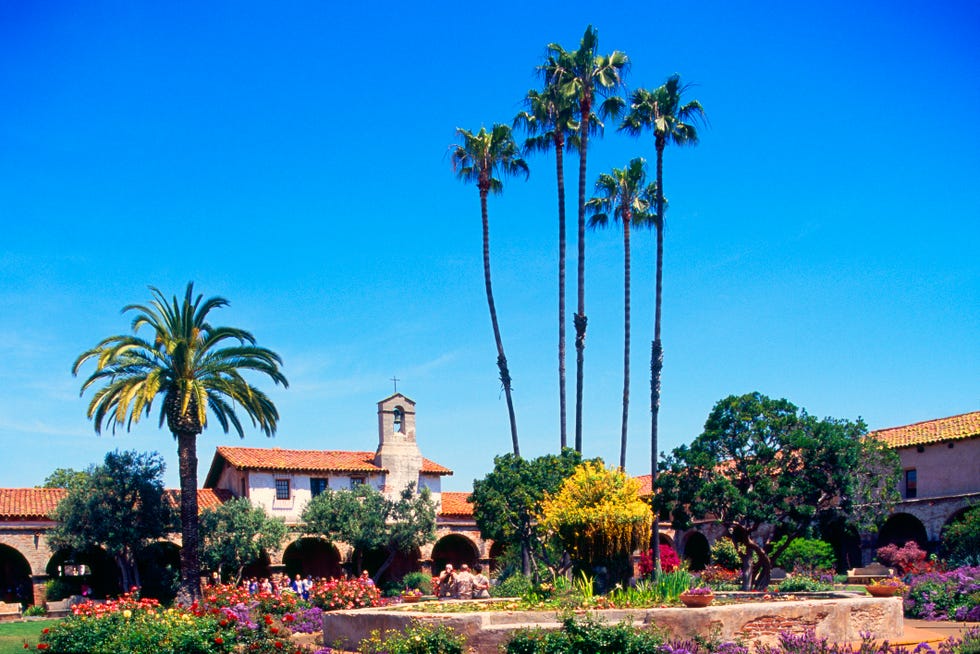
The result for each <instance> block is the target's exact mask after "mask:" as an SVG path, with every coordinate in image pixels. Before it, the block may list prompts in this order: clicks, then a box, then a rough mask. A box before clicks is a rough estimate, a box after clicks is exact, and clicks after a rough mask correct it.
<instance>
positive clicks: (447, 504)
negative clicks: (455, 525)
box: [439, 491, 473, 516]
mask: <svg viewBox="0 0 980 654" xmlns="http://www.w3.org/2000/svg"><path fill="white" fill-rule="evenodd" d="M469 496H470V494H469V493H451V492H448V491H444V492H443V493H442V507H441V508H440V509H439V515H453V516H457V515H458V516H472V515H473V505H472V504H470V503H469V502H468V501H467V499H466V498H468V497H469Z"/></svg>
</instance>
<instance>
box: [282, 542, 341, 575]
mask: <svg viewBox="0 0 980 654" xmlns="http://www.w3.org/2000/svg"><path fill="white" fill-rule="evenodd" d="M341 562H342V559H341V556H340V551H339V550H338V549H337V547H336V546H335V545H333V544H332V543H330V542H329V541H328V540H326V539H324V538H317V537H314V536H304V537H302V538H297V539H296V540H294V541H293V542H292V543H290V544H289V546H288V547H286V549H285V550H283V553H282V563H283V566H285V572H286V574H287V575H288V576H289V578H290V579H292V578H294V577H295V576H296V575H300V576H303V577H305V576H307V575H310V576H312V577H324V578H327V579H329V578H331V577H334V578H338V577H340V576H341V575H342V574H343V572H344V569H343V567H342V565H341Z"/></svg>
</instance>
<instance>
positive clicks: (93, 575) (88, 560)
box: [45, 547, 122, 598]
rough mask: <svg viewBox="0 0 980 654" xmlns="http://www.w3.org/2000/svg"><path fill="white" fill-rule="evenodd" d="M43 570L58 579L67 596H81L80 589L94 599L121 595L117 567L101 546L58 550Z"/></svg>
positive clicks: (120, 581)
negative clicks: (86, 590) (85, 588)
mask: <svg viewBox="0 0 980 654" xmlns="http://www.w3.org/2000/svg"><path fill="white" fill-rule="evenodd" d="M45 571H46V572H47V573H48V576H50V577H52V578H59V579H61V582H62V583H63V584H64V587H65V589H66V591H67V590H70V591H71V592H69V593H68V594H70V595H81V594H82V591H83V590H84V589H83V586H85V587H87V588H88V593H89V597H93V598H104V597H114V596H116V595H118V594H119V593H120V592H122V580H121V579H120V577H119V568H118V566H116V562H115V560H114V559H113V558H112V557H111V556H109V554H108V552H106V551H105V550H104V549H102V548H101V547H89V548H87V549H85V550H81V551H73V550H58V551H57V552H55V553H54V554H53V555H52V556H51V558H50V559H49V560H48V565H47V567H46V569H45Z"/></svg>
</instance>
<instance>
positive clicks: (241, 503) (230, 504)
mask: <svg viewBox="0 0 980 654" xmlns="http://www.w3.org/2000/svg"><path fill="white" fill-rule="evenodd" d="M285 537H286V522H285V520H283V519H282V518H271V517H269V516H268V515H267V514H266V512H265V511H263V510H262V509H260V508H258V507H255V506H252V503H251V502H250V501H249V500H248V498H246V497H236V498H234V499H231V500H228V501H227V502H225V503H224V504H221V505H220V506H218V507H216V508H214V509H207V510H206V511H204V512H202V513H201V557H202V558H203V559H204V565H205V566H207V567H208V569H210V570H214V571H215V572H217V573H218V576H219V577H220V578H221V579H223V580H227V579H229V578H231V575H230V574H229V573H230V572H232V573H233V574H234V582H235V583H236V584H237V583H238V582H239V581H241V578H242V569H243V568H244V567H245V566H246V565H248V564H249V563H252V562H253V561H255V560H256V559H258V558H259V556H261V554H262V552H263V551H265V552H269V551H273V550H276V549H279V546H280V545H281V544H282V541H283V539H284V538H285Z"/></svg>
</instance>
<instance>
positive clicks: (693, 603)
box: [680, 593, 715, 608]
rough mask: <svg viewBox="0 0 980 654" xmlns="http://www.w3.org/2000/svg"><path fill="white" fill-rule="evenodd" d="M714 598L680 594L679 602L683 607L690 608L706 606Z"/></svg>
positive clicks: (711, 596)
mask: <svg viewBox="0 0 980 654" xmlns="http://www.w3.org/2000/svg"><path fill="white" fill-rule="evenodd" d="M714 598H715V596H714V595H688V594H687V593H681V595H680V600H681V602H683V603H684V606H689V607H691V608H699V607H702V606H708V605H709V604H711V600H713V599H714Z"/></svg>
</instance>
